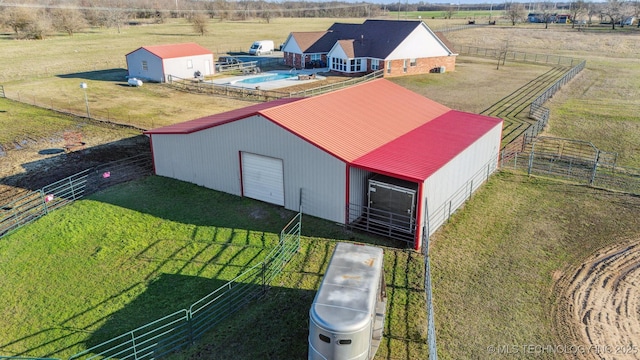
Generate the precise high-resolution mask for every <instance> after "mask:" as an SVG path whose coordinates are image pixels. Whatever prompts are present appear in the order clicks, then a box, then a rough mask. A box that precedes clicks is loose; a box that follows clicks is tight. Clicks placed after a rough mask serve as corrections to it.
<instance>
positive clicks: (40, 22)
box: [26, 15, 51, 40]
mask: <svg viewBox="0 0 640 360" xmlns="http://www.w3.org/2000/svg"><path fill="white" fill-rule="evenodd" d="M50 31H51V23H50V22H49V19H47V18H46V17H45V16H42V15H41V16H39V17H38V18H37V19H36V20H35V21H33V22H32V23H31V24H29V26H27V29H26V36H27V38H29V39H35V40H43V39H45V38H46V37H47V35H49V33H50Z"/></svg>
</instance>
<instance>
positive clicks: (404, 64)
mask: <svg viewBox="0 0 640 360" xmlns="http://www.w3.org/2000/svg"><path fill="white" fill-rule="evenodd" d="M408 62H409V60H407V59H404V62H403V65H402V71H404V72H407V63H408Z"/></svg>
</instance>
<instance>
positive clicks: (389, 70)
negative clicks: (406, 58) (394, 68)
mask: <svg viewBox="0 0 640 360" xmlns="http://www.w3.org/2000/svg"><path fill="white" fill-rule="evenodd" d="M387 74H391V60H389V61H387Z"/></svg>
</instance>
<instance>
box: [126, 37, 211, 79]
mask: <svg viewBox="0 0 640 360" xmlns="http://www.w3.org/2000/svg"><path fill="white" fill-rule="evenodd" d="M126 58H127V69H128V72H129V78H138V79H142V80H145V81H153V82H166V81H168V78H169V76H175V77H179V78H182V79H193V78H195V77H196V75H197V74H200V75H201V76H207V75H212V74H213V73H214V61H213V53H212V52H211V51H209V50H207V49H205V48H204V47H202V46H200V45H198V44H195V43H184V44H169V45H155V46H143V47H141V48H138V49H136V50H134V51H132V52H130V53H128V54H127V55H126Z"/></svg>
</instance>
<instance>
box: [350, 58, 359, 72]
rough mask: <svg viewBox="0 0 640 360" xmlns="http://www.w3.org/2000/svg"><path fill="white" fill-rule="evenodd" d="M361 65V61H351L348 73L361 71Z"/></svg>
mask: <svg viewBox="0 0 640 360" xmlns="http://www.w3.org/2000/svg"><path fill="white" fill-rule="evenodd" d="M361 64H362V61H361V59H351V60H350V61H349V71H350V72H357V71H362V65H361Z"/></svg>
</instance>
